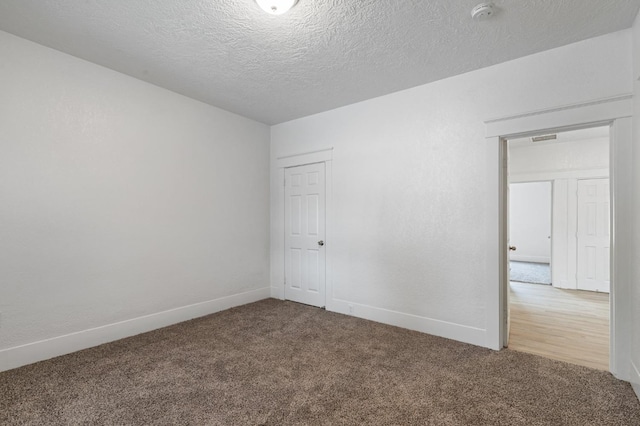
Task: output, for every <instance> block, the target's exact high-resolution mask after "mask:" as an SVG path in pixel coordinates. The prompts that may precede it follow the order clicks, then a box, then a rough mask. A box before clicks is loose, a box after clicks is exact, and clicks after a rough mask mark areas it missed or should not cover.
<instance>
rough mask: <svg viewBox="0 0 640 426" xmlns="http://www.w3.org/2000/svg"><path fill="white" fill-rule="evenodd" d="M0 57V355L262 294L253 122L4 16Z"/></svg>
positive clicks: (72, 344)
mask: <svg viewBox="0 0 640 426" xmlns="http://www.w3.org/2000/svg"><path fill="white" fill-rule="evenodd" d="M0 58H2V61H1V63H0V93H1V94H2V95H1V97H0V129H1V130H0V194H1V201H0V311H1V318H0V370H2V369H6V368H10V367H14V366H17V365H19V364H24V363H27V362H30V361H34V360H36V359H38V358H46V357H47V356H52V355H57V354H59V353H64V352H70V351H73V350H75V349H80V348H82V347H86V346H91V345H92V344H97V343H100V342H102V341H105V340H113V339H116V338H119V337H123V335H127V334H132V333H137V332H141V331H145V330H146V329H151V328H155V327H158V326H162V325H165V324H167V323H171V322H177V321H180V320H183V319H186V318H189V317H193V316H197V315H202V314H206V313H208V312H212V311H215V310H218V309H222V308H224V307H228V306H232V305H234V304H238V303H245V302H247V301H252V300H258V299H260V298H264V297H268V296H269V290H268V287H269V284H268V270H269V260H268V256H269V228H268V227H269V195H268V191H269V185H268V179H269V154H268V152H269V137H270V136H269V128H268V127H267V126H265V125H263V124H260V123H257V122H254V121H252V120H249V119H245V118H242V117H240V116H237V115H234V114H231V113H228V112H225V111H222V110H220V109H217V108H213V107H211V106H208V105H205V104H203V103H200V102H197V101H194V100H191V99H188V98H186V97H184V96H181V95H177V94H175V93H173V92H169V91H167V90H164V89H161V88H158V87H156V86H153V85H150V84H147V83H143V82H141V81H139V80H135V79H133V78H130V77H127V76H125V75H122V74H119V73H116V72H114V71H111V70H108V69H105V68H102V67H100V66H97V65H94V64H91V63H88V62H85V61H82V60H79V59H77V58H74V57H71V56H68V55H65V54H62V53H60V52H58V51H55V50H52V49H49V48H45V47H43V46H40V45H37V44H34V43H31V42H29V41H26V40H23V39H20V38H17V37H14V36H12V35H9V34H7V33H3V32H0ZM203 302H205V303H203ZM194 304H195V305H194ZM185 306H188V308H184V309H177V310H175V309H176V308H181V307H185ZM166 311H168V312H166ZM158 313H161V314H158ZM154 314H158V315H154ZM149 315H151V316H150V317H149ZM136 319H137V320H136ZM128 320H131V321H128ZM122 321H128V322H125V323H121V322H122ZM87 330H89V331H87ZM60 336H65V337H60ZM46 339H53V340H46ZM34 342H39V343H35V344H34Z"/></svg>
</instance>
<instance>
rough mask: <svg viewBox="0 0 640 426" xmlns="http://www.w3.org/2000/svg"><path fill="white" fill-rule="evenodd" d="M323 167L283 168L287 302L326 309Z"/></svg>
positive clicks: (322, 164) (311, 165)
mask: <svg viewBox="0 0 640 426" xmlns="http://www.w3.org/2000/svg"><path fill="white" fill-rule="evenodd" d="M324 239H325V164H324V163H316V164H308V165H306V166H298V167H290V168H287V169H285V256H284V258H285V261H284V263H285V291H284V297H285V299H287V300H293V301H295V302H300V303H305V304H307V305H313V306H319V307H323V306H325V248H324V244H325V243H324Z"/></svg>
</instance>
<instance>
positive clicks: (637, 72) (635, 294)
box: [631, 14, 640, 398]
mask: <svg viewBox="0 0 640 426" xmlns="http://www.w3.org/2000/svg"><path fill="white" fill-rule="evenodd" d="M632 52H633V54H632V55H633V80H634V81H633V88H634V89H633V95H634V117H633V141H634V145H633V164H634V165H635V166H636V167H635V168H634V182H633V196H634V200H633V205H634V212H635V213H634V218H635V223H634V228H633V233H634V247H633V256H634V258H635V259H638V258H639V257H640V171H638V165H640V14H638V16H637V17H636V21H635V24H634V26H633V45H632ZM634 263H635V269H634V270H633V273H632V279H633V289H632V295H631V297H632V303H631V305H632V306H633V314H632V318H631V320H632V321H631V324H632V328H631V334H632V342H631V348H632V349H631V361H632V368H631V370H632V372H631V376H632V382H633V383H634V389H635V391H636V394H637V395H638V397H639V398H640V262H637V261H636V262H634Z"/></svg>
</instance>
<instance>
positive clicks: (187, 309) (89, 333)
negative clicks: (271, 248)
mask: <svg viewBox="0 0 640 426" xmlns="http://www.w3.org/2000/svg"><path fill="white" fill-rule="evenodd" d="M267 298H269V288H268V287H265V288H260V289H258V290H253V291H248V292H245V293H240V294H234V295H232V296H227V297H221V298H219V299H214V300H209V301H206V302H200V303H194V304H193V305H188V306H182V307H179V308H175V309H169V310H167V311H163V312H158V313H155V314H151V315H145V316H142V317H138V318H133V319H130V320H126V321H121V322H117V323H114V324H108V325H104V326H101V327H95V328H90V329H87V330H82V331H78V332H75V333H70V334H66V335H63V336H58V337H53V338H51V339H46V340H40V341H38V342H33V343H28V344H26V345H21V346H15V347H13V348H8V349H3V350H1V351H0V371H5V370H10V369H13V368H17V367H21V366H23V365H27V364H32V363H34V362H38V361H43V360H46V359H49V358H53V357H57V356H60V355H66V354H69V353H72V352H76V351H79V350H82V349H87V348H91V347H93V346H98V345H101V344H103V343H107V342H112V341H114V340H119V339H123V338H125V337H129V336H135V335H136V334H140V333H146V332H148V331H152V330H156V329H158V328H162V327H166V326H169V325H172V324H177V323H179V322H183V321H187V320H190V319H193V318H197V317H201V316H205V315H209V314H213V313H216V312H220V311H223V310H225V309H230V308H233V307H235V306H240V305H245V304H247V303H253V302H257V301H259V300H263V299H267Z"/></svg>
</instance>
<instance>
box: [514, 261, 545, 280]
mask: <svg viewBox="0 0 640 426" xmlns="http://www.w3.org/2000/svg"><path fill="white" fill-rule="evenodd" d="M509 268H510V269H509V279H510V280H511V281H517V282H520V283H533V284H551V267H550V266H549V264H548V263H533V262H518V261H515V260H512V261H510V262H509Z"/></svg>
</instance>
